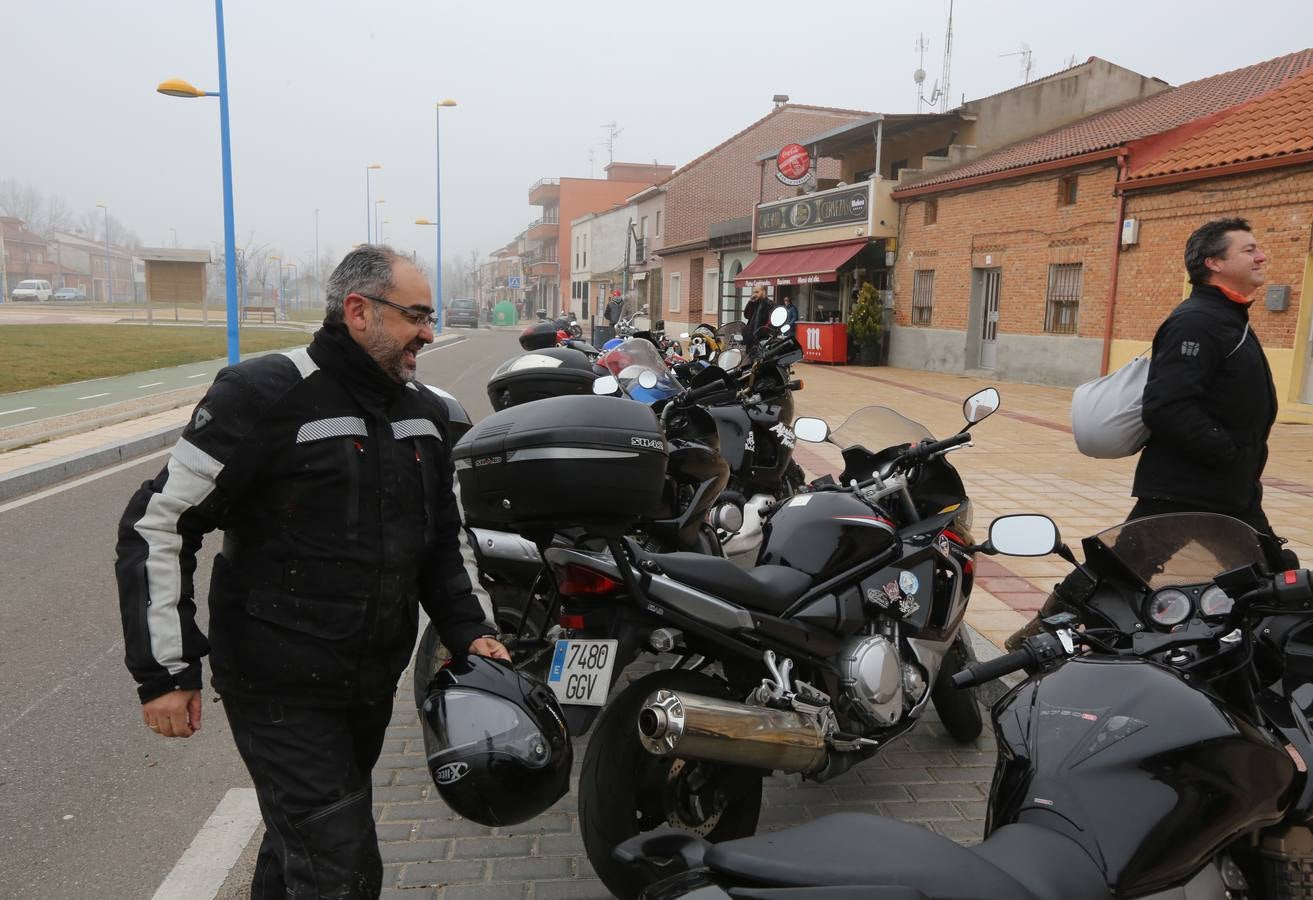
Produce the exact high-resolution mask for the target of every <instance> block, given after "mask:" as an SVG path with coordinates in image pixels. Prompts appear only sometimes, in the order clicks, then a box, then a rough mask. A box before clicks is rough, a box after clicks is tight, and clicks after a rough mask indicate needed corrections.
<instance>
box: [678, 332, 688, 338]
mask: <svg viewBox="0 0 1313 900" xmlns="http://www.w3.org/2000/svg"><path fill="white" fill-rule="evenodd" d="M679 336H680V337H682V338H683V339H684V340H688V332H687V331H681V332H680V333H679Z"/></svg>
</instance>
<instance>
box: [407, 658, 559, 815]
mask: <svg viewBox="0 0 1313 900" xmlns="http://www.w3.org/2000/svg"><path fill="white" fill-rule="evenodd" d="M422 712H423V715H422V716H421V717H420V721H421V722H422V724H423V728H424V754H425V756H426V757H427V758H428V762H429V774H430V775H432V776H433V783H434V784H435V785H437V788H438V793H439V794H441V795H442V799H443V800H445V801H446V802H447V805H448V806H450V807H451V808H452V809H453V810H455V811H456V812H458V813H460V814H461V815H462V816H464V817H465V818H467V819H470V820H472V821H475V822H478V823H479V824H481V825H515V824H517V823H519V822H524V821H526V820H528V819H532V818H533V817H534V816H536V815H538V814H539V813H541V812H543V811H544V810H546V809H547V808H548V807H549V806H551V805H552V804H553V803H555V802H556V801H557V800H560V799H561V798H562V797H563V796H565V792H566V791H567V790H568V789H569V787H570V765H571V763H572V762H573V761H574V751H573V749H572V748H571V746H570V735H569V732H568V731H567V729H566V726H565V716H564V714H563V713H562V712H561V706H560V704H559V703H557V701H556V696H555V695H554V694H553V693H552V691H551V689H550V688H548V687H547V685H546V684H544V683H543V682H542V681H541V680H539V679H537V678H534V677H533V676H531V675H527V674H525V673H523V672H519V671H516V670H515V669H514V668H512V667H511V665H510V664H509V663H505V662H502V661H501V660H496V659H491V658H489V657H486V656H474V655H471V656H466V657H457V658H455V659H453V660H452V661H451V662H449V663H448V664H447V665H445V666H444V667H442V668H441V669H439V670H438V672H437V674H436V675H434V676H433V681H432V682H431V683H430V684H429V690H428V696H427V697H426V698H425V700H424V709H423V711H422Z"/></svg>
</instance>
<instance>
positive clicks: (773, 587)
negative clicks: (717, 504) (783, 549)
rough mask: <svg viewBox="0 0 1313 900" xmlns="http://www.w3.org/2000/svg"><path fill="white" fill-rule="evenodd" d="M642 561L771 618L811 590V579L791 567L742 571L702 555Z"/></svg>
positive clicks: (649, 556)
mask: <svg viewBox="0 0 1313 900" xmlns="http://www.w3.org/2000/svg"><path fill="white" fill-rule="evenodd" d="M643 561H650V562H651V563H652V564H653V565H655V566H656V567H657V568H659V569H660V570H661V571H662V572H664V573H665V574H667V575H669V576H670V577H671V578H673V579H675V580H676V581H679V582H682V583H683V584H687V585H688V586H689V587H695V588H698V589H699V590H704V591H707V592H708V593H711V594H714V595H716V596H717V597H722V598H724V599H726V600H733V601H734V602H735V603H741V604H742V605H744V606H746V607H748V608H749V609H758V610H761V611H762V612H767V613H771V614H772V615H779V614H780V613H782V612H784V611H785V610H786V609H788V608H789V607H790V606H792V605H793V604H794V603H796V602H797V601H798V598H800V597H801V596H802V595H803V594H805V593H807V590H808V589H809V588H810V587H811V586H812V580H811V576H810V575H808V574H806V573H805V572H799V571H798V570H797V569H790V568H789V567H788V566H755V567H754V568H751V569H741V568H739V567H738V566H737V565H735V564H734V563H732V562H730V561H729V560H728V559H722V558H721V557H719V556H706V555H704V554H701V553H651V554H647V555H646V556H645V557H644V560H643Z"/></svg>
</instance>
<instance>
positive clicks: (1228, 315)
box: [1130, 218, 1293, 564]
mask: <svg viewBox="0 0 1313 900" xmlns="http://www.w3.org/2000/svg"><path fill="white" fill-rule="evenodd" d="M1266 262H1267V257H1266V256H1265V255H1264V253H1263V251H1262V250H1261V249H1260V248H1259V246H1258V241H1257V239H1256V238H1255V237H1254V235H1253V232H1252V230H1251V229H1250V226H1249V223H1248V222H1247V221H1245V220H1244V219H1240V218H1228V219H1218V220H1216V221H1213V222H1209V223H1208V224H1206V225H1204V226H1203V227H1201V228H1199V229H1198V230H1197V231H1195V233H1194V234H1192V235H1190V238H1189V240H1188V241H1187V242H1186V246H1185V267H1186V271H1187V272H1188V273H1189V276H1190V283H1191V284H1192V285H1193V290H1192V291H1191V293H1190V296H1189V297H1188V298H1186V300H1185V301H1184V302H1182V303H1181V304H1180V305H1179V306H1177V307H1176V308H1175V309H1174V310H1172V312H1171V314H1169V315H1168V317H1167V319H1166V320H1165V321H1164V322H1163V323H1162V325H1161V326H1159V328H1158V332H1157V334H1155V335H1154V339H1153V357H1152V359H1151V361H1150V363H1149V377H1148V381H1147V383H1146V385H1145V389H1144V410H1143V414H1142V417H1143V419H1144V423H1145V425H1147V426H1148V428H1149V430H1150V437H1149V442H1148V444H1147V445H1146V446H1145V448H1144V450H1143V451H1142V453H1141V455H1140V459H1139V463H1138V464H1137V466H1136V468H1135V484H1134V488H1133V490H1132V493H1133V494H1134V496H1135V497H1136V498H1138V502H1137V503H1136V504H1135V507H1134V508H1133V509H1132V510H1131V514H1130V518H1139V517H1141V516H1147V515H1157V514H1160V513H1168V512H1200V511H1203V512H1219V513H1224V514H1226V515H1230V516H1234V517H1235V518H1238V519H1241V520H1243V521H1244V522H1246V523H1248V524H1249V525H1251V526H1252V527H1253V528H1254V529H1255V530H1256V531H1258V532H1260V533H1261V534H1264V535H1269V536H1271V535H1272V527H1271V525H1270V524H1269V523H1268V519H1267V515H1266V513H1264V511H1263V485H1262V483H1261V481H1260V479H1261V476H1262V474H1263V468H1264V466H1265V465H1266V463H1267V439H1268V435H1269V433H1270V432H1271V430H1272V425H1273V423H1274V422H1275V421H1276V413H1277V397H1276V388H1275V386H1274V385H1273V383H1272V372H1271V370H1270V369H1269V367H1268V362H1267V357H1266V356H1265V355H1264V353H1263V348H1262V346H1261V344H1260V343H1259V339H1258V335H1256V334H1255V333H1254V331H1253V329H1252V328H1251V327H1250V326H1249V307H1250V305H1251V303H1252V302H1253V299H1252V297H1253V294H1254V292H1255V291H1256V290H1258V288H1260V287H1261V286H1262V285H1263V283H1264V282H1265V281H1266V276H1265V275H1264V272H1263V266H1264V265H1265V264H1266ZM1271 545H1272V546H1273V547H1275V546H1277V545H1278V539H1276V538H1275V537H1272V538H1271ZM1269 555H1270V556H1272V557H1273V558H1274V560H1275V559H1276V558H1277V556H1278V554H1276V553H1275V552H1273V553H1269ZM1290 557H1293V554H1288V555H1287V557H1286V558H1285V560H1284V562H1289V559H1290ZM1284 562H1283V564H1284Z"/></svg>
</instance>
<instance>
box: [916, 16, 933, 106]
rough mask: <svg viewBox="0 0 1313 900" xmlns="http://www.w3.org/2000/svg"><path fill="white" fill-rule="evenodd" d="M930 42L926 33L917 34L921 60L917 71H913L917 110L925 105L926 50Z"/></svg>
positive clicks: (917, 46)
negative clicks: (927, 40)
mask: <svg viewBox="0 0 1313 900" xmlns="http://www.w3.org/2000/svg"><path fill="white" fill-rule="evenodd" d="M929 46H930V44H929V43H927V42H926V39H925V35H924V34H919V35H917V36H916V52H917V53H918V54H920V60H919V62H918V64H917V67H916V71H915V72H913V73H912V80H913V81H915V82H916V111H917V112H920V111H921V107H922V106H924V105H925V102H926V99H925V51H926V48H927V47H929Z"/></svg>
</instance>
